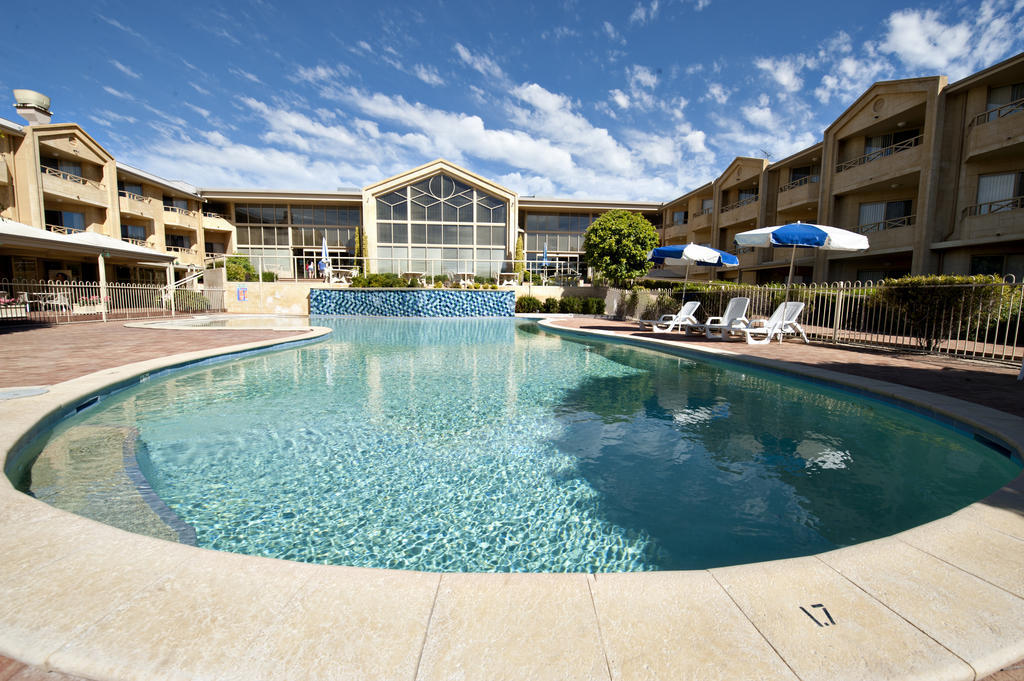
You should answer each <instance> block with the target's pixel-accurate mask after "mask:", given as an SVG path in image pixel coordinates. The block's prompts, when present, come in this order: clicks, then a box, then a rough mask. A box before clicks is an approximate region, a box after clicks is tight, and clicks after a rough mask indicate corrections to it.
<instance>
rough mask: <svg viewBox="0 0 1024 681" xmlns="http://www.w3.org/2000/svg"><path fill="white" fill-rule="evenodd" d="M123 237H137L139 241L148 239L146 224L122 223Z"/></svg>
mask: <svg viewBox="0 0 1024 681" xmlns="http://www.w3.org/2000/svg"><path fill="white" fill-rule="evenodd" d="M121 238H122V239H137V240H139V241H145V240H146V226H145V225H132V224H128V223H124V222H122V223H121Z"/></svg>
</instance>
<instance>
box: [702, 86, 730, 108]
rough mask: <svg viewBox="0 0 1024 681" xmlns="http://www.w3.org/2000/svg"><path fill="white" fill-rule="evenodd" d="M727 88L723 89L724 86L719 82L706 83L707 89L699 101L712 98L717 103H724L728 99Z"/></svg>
mask: <svg viewBox="0 0 1024 681" xmlns="http://www.w3.org/2000/svg"><path fill="white" fill-rule="evenodd" d="M729 95H730V92H729V90H726V89H725V86H724V85H722V84H721V83H708V91H707V93H705V94H704V95H703V96H701V98H700V101H702V102H706V101H708V100H713V101H715V102H717V103H718V104H725V103H726V102H727V101H729Z"/></svg>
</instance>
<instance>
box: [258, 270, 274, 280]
mask: <svg viewBox="0 0 1024 681" xmlns="http://www.w3.org/2000/svg"><path fill="white" fill-rule="evenodd" d="M261 276H262V281H277V272H264V273H263V274H262V275H261Z"/></svg>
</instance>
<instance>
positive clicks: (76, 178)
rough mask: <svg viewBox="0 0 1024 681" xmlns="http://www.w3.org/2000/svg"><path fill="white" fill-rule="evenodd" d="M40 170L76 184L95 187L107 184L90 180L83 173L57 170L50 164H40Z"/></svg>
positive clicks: (103, 187)
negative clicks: (77, 173) (76, 173)
mask: <svg viewBox="0 0 1024 681" xmlns="http://www.w3.org/2000/svg"><path fill="white" fill-rule="evenodd" d="M39 170H40V172H42V173H45V174H46V175H52V176H53V177H59V178H60V179H62V180H65V181H66V182H74V183H75V184H81V185H85V186H87V187H93V188H95V189H106V188H107V187H106V185H104V184H103V183H102V182H97V181H96V180H90V179H87V178H84V177H82V176H81V175H75V174H74V173H68V172H65V171H63V170H57V169H56V168H51V167H49V166H39Z"/></svg>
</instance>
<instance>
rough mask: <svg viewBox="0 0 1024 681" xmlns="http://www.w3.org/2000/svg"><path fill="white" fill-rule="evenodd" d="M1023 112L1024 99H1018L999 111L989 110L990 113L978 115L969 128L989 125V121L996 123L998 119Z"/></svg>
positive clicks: (1004, 105) (1003, 106)
mask: <svg viewBox="0 0 1024 681" xmlns="http://www.w3.org/2000/svg"><path fill="white" fill-rule="evenodd" d="M1022 111H1024V99H1018V100H1015V101H1013V102H1010V103H1009V104H1003V105H1002V106H1001V107H999V108H998V109H989V110H988V111H985V112H982V113H980V114H978V115H977V116H975V117H974V118H973V119H972V120H971V122H970V123H969V124H968V126H967V127H973V126H975V125H981V124H983V123H988V122H989V121H994V120H996V119H997V118H1002V117H1003V116H1009V115H1010V114H1015V113H1020V112H1022Z"/></svg>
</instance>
